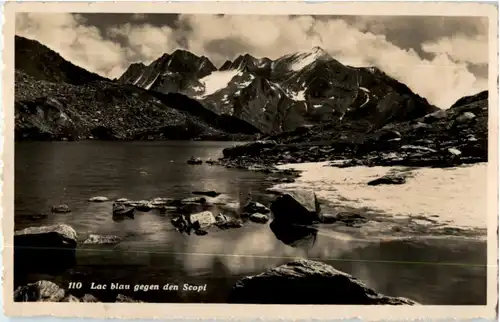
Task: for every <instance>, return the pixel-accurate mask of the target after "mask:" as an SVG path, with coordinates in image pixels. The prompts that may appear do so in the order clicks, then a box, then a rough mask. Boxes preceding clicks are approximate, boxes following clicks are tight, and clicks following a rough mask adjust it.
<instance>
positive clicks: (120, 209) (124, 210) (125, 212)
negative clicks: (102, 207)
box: [113, 203, 135, 219]
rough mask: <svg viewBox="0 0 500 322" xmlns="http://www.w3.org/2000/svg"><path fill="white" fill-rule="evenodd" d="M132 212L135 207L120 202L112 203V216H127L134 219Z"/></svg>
mask: <svg viewBox="0 0 500 322" xmlns="http://www.w3.org/2000/svg"><path fill="white" fill-rule="evenodd" d="M134 212H135V208H134V207H127V206H126V205H124V204H122V203H114V204H113V216H117V217H123V216H126V217H129V218H132V219H134Z"/></svg>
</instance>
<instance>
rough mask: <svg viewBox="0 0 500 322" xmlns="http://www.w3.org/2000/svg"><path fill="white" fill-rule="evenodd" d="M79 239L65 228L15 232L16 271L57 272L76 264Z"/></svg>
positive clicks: (31, 229) (39, 228)
mask: <svg viewBox="0 0 500 322" xmlns="http://www.w3.org/2000/svg"><path fill="white" fill-rule="evenodd" d="M77 242H78V237H77V234H76V232H75V230H74V229H73V228H71V227H70V226H68V225H52V226H42V227H29V228H25V229H23V230H19V231H16V232H15V233H14V267H15V269H16V272H17V271H32V270H36V271H37V272H49V273H52V272H59V271H62V270H65V269H67V268H69V267H72V266H73V265H74V264H75V261H76V259H75V248H76V245H77Z"/></svg>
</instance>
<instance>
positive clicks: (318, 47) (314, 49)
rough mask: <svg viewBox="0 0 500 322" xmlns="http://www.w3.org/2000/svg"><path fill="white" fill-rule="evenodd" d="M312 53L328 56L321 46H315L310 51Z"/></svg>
mask: <svg viewBox="0 0 500 322" xmlns="http://www.w3.org/2000/svg"><path fill="white" fill-rule="evenodd" d="M309 52H310V53H321V54H328V53H327V52H326V51H325V50H324V49H323V48H321V47H320V46H314V47H313V48H312V49H311V50H310V51H309Z"/></svg>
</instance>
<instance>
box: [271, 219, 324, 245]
mask: <svg viewBox="0 0 500 322" xmlns="http://www.w3.org/2000/svg"><path fill="white" fill-rule="evenodd" d="M270 228H271V231H272V232H273V233H274V235H275V236H276V238H278V239H279V240H281V241H282V242H283V243H285V244H287V245H289V246H292V247H296V248H312V247H313V246H314V244H315V243H316V236H317V234H318V230H317V229H315V228H312V227H307V226H299V225H291V224H287V223H282V222H279V221H278V220H273V222H272V223H271V224H270Z"/></svg>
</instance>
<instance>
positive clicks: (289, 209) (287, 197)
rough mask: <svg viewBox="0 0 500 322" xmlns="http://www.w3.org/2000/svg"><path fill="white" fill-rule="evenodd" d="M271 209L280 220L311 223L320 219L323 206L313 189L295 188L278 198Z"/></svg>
mask: <svg viewBox="0 0 500 322" xmlns="http://www.w3.org/2000/svg"><path fill="white" fill-rule="evenodd" d="M271 211H272V212H273V214H274V218H275V219H276V220H279V221H280V222H283V223H293V224H303V225H309V224H312V223H313V222H316V221H319V214H320V213H321V208H320V205H319V202H318V199H317V198H316V194H315V193H314V192H313V191H309V190H295V191H287V192H286V193H284V194H283V195H281V196H279V197H278V198H276V200H275V201H274V202H273V203H272V205H271Z"/></svg>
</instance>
